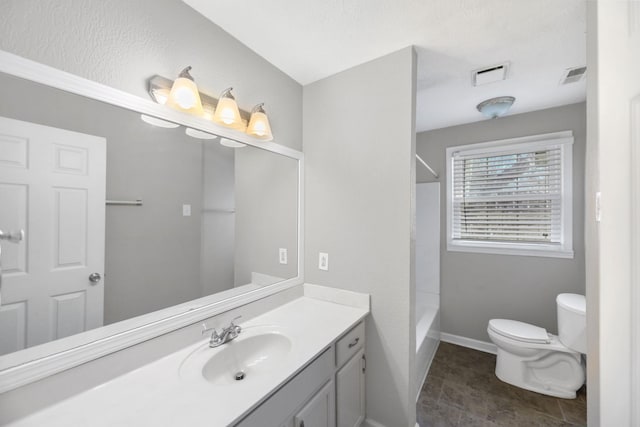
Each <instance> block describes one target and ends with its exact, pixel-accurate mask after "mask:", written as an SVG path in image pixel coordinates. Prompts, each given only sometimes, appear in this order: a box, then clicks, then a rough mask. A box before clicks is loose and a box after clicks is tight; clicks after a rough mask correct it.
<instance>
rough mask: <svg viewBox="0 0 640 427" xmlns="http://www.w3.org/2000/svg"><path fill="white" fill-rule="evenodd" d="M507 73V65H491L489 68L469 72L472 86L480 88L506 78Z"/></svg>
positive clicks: (506, 63)
mask: <svg viewBox="0 0 640 427" xmlns="http://www.w3.org/2000/svg"><path fill="white" fill-rule="evenodd" d="M508 71H509V63H508V62H505V63H503V64H498V65H492V66H491V67H485V68H481V69H479V70H474V71H472V72H471V81H472V83H473V85H474V86H482V85H486V84H489V83H495V82H499V81H502V80H505V79H506V78H507V72H508Z"/></svg>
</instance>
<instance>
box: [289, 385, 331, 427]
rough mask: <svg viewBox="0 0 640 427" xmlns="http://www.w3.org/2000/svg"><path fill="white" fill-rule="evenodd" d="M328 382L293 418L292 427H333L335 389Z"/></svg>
mask: <svg viewBox="0 0 640 427" xmlns="http://www.w3.org/2000/svg"><path fill="white" fill-rule="evenodd" d="M334 387H335V386H334V383H333V381H329V382H328V383H327V384H326V385H325V386H324V387H322V389H321V390H320V391H319V392H318V393H316V394H315V395H314V396H313V397H312V398H311V400H310V401H309V403H307V404H306V405H305V406H304V408H302V409H301V410H300V412H298V413H297V414H296V416H295V417H294V427H335V419H336V417H335V407H334V404H335V388H334Z"/></svg>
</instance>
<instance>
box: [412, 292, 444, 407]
mask: <svg viewBox="0 0 640 427" xmlns="http://www.w3.org/2000/svg"><path fill="white" fill-rule="evenodd" d="M416 294H417V295H416V376H417V378H418V380H419V381H418V382H416V388H417V389H416V400H417V398H418V395H419V394H420V389H421V388H422V384H423V383H424V380H425V379H426V377H427V374H428V372H429V367H430V366H431V361H432V360H433V356H434V355H435V354H436V350H437V349H438V345H439V344H440V307H439V306H440V295H437V294H431V293H428V292H424V293H423V292H417V293H416Z"/></svg>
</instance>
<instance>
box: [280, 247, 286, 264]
mask: <svg viewBox="0 0 640 427" xmlns="http://www.w3.org/2000/svg"><path fill="white" fill-rule="evenodd" d="M286 263H287V248H280V264H286Z"/></svg>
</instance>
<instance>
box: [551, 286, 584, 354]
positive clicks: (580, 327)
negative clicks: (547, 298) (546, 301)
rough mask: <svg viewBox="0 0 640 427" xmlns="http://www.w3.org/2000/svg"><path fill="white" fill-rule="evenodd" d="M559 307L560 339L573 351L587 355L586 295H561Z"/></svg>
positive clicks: (557, 302) (557, 299)
mask: <svg viewBox="0 0 640 427" xmlns="http://www.w3.org/2000/svg"><path fill="white" fill-rule="evenodd" d="M556 305H557V307H558V338H560V342H562V344H564V345H565V346H566V347H568V348H570V349H571V350H574V351H578V352H580V353H583V354H586V353H587V315H586V311H587V301H586V299H585V297H584V295H578V294H560V295H558V297H557V298H556Z"/></svg>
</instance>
